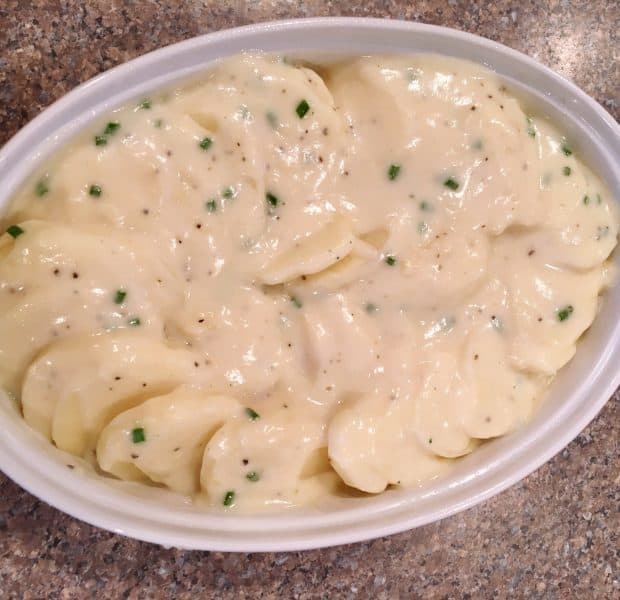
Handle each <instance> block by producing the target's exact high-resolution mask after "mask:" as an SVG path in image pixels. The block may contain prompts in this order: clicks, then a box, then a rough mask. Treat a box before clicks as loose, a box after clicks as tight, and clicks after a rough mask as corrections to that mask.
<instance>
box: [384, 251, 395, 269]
mask: <svg viewBox="0 0 620 600" xmlns="http://www.w3.org/2000/svg"><path fill="white" fill-rule="evenodd" d="M385 262H386V264H388V265H389V266H390V267H393V266H394V265H395V264H396V258H394V257H393V256H392V255H391V254H390V255H388V256H386V257H385Z"/></svg>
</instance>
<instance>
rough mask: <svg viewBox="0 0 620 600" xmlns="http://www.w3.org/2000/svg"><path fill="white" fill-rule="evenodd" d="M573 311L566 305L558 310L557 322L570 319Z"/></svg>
mask: <svg viewBox="0 0 620 600" xmlns="http://www.w3.org/2000/svg"><path fill="white" fill-rule="evenodd" d="M573 310H574V309H573V307H572V306H571V305H570V304H567V305H566V306H564V307H563V308H560V309H558V311H557V315H558V321H566V319H568V317H570V316H571V315H572V314H573Z"/></svg>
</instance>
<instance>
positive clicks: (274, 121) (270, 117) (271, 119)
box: [265, 111, 278, 129]
mask: <svg viewBox="0 0 620 600" xmlns="http://www.w3.org/2000/svg"><path fill="white" fill-rule="evenodd" d="M265 118H266V119H267V123H269V125H271V127H272V128H273V129H276V128H277V127H278V117H277V115H276V113H274V112H271V111H269V112H267V113H265Z"/></svg>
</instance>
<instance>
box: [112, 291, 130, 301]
mask: <svg viewBox="0 0 620 600" xmlns="http://www.w3.org/2000/svg"><path fill="white" fill-rule="evenodd" d="M126 297H127V292H126V291H125V290H123V289H120V290H116V293H115V294H114V304H122V303H123V302H125V298H126Z"/></svg>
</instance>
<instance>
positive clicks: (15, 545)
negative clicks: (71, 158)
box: [0, 0, 620, 599]
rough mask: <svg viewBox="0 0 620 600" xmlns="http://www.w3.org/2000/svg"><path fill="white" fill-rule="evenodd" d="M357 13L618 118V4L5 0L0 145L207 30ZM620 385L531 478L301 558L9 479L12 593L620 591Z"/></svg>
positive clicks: (4, 582)
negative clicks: (515, 72)
mask: <svg viewBox="0 0 620 600" xmlns="http://www.w3.org/2000/svg"><path fill="white" fill-rule="evenodd" d="M317 15H355V16H385V17H392V18H400V19H408V20H414V21H421V22H426V23H434V24H441V25H448V26H452V27H456V28H459V29H464V30H467V31H471V32H473V33H477V34H480V35H483V36H486V37H489V38H491V39H494V40H498V41H501V42H503V43H505V44H507V45H509V46H512V47H513V48H516V49H518V50H521V51H523V52H525V53H527V54H529V55H530V56H533V57H535V58H537V59H538V60H540V61H542V62H543V63H545V64H547V65H549V66H551V67H552V68H553V69H555V70H556V71H558V72H560V73H562V74H563V75H565V76H567V77H569V78H571V79H573V80H574V81H575V82H576V83H577V84H578V85H579V86H581V87H582V88H583V89H584V90H586V91H587V92H588V93H589V94H591V95H592V96H594V97H595V98H596V99H597V100H598V101H599V102H601V104H603V106H605V107H606V108H607V109H608V110H609V111H610V112H611V113H612V114H613V115H614V117H615V118H616V119H618V118H619V117H620V106H619V105H618V101H619V98H620V62H618V60H617V52H618V47H619V45H618V33H617V32H618V30H619V29H620V3H618V2H617V1H616V0H576V1H570V0H550V1H548V2H536V1H534V0H523V1H521V2H511V1H509V0H499V1H496V2H493V1H483V0H480V1H470V2H465V1H460V0H449V1H448V2H442V1H439V0H423V1H418V2H405V1H398V0H388V1H384V2H380V1H363V0H361V1H351V2H332V1H322V0H312V1H308V2H301V1H298V0H288V1H287V0H281V1H278V0H272V1H262V0H247V1H244V0H233V1H230V2H217V1H214V0H204V1H197V0H196V1H191V0H187V1H181V0H177V1H173V0H134V1H129V0H127V1H125V2H122V1H120V0H91V1H90V2H80V1H78V0H39V1H36V0H33V1H24V0H2V1H0V144H1V143H3V142H5V141H6V140H7V139H8V138H9V137H10V136H11V135H12V134H13V133H15V132H16V131H17V130H18V129H19V128H20V127H21V126H22V125H24V124H25V123H26V122H27V121H28V120H29V119H31V118H32V117H34V116H35V115H36V114H37V113H38V112H39V111H40V110H41V109H43V108H44V107H45V106H47V105H48V104H50V103H51V102H53V101H54V100H55V99H56V98H58V97H60V96H61V95H62V94H64V93H65V92H67V91H69V90H70V89H71V88H73V87H75V86H76V85H77V84H79V83H80V82H82V81H84V80H86V79H88V78H89V77H92V76H93V75H95V74H96V73H99V72H100V71H103V70H105V69H108V68H110V67H112V66H114V65H116V64H119V63H122V62H124V61H126V60H128V59H130V58H133V57H135V56H138V55H140V54H143V53H145V52H148V51H149V50H152V49H154V48H157V47H160V46H163V45H166V44H169V43H172V42H175V41H179V40H182V39H185V38H188V37H192V36H194V35H198V34H201V33H205V32H208V31H213V30H216V29H221V28H224V27H231V26H234V25H239V24H244V23H250V22H254V21H262V20H267V19H275V18H284V17H295V16H317ZM619 424H620V402H619V394H618V392H617V393H616V395H615V397H614V398H613V399H612V400H611V401H610V402H609V403H608V404H607V406H606V408H605V409H604V410H603V411H602V413H601V414H600V415H599V416H598V417H597V419H596V420H595V421H594V422H593V423H592V425H591V426H590V427H588V428H587V429H586V430H585V431H584V432H583V433H582V434H581V435H580V436H579V437H578V438H577V439H576V441H574V442H573V443H572V444H571V445H570V446H569V447H568V448H567V449H566V450H565V451H564V452H562V453H561V454H560V455H558V456H556V457H555V458H554V459H553V460H551V461H550V462H549V463H547V464H546V465H545V466H544V467H542V468H541V469H539V470H538V471H536V472H535V473H534V474H532V475H530V476H529V477H528V478H526V479H525V480H524V481H522V482H521V483H520V484H518V485H516V486H514V487H513V488H511V489H510V490H508V491H506V492H504V493H502V494H500V495H499V496H497V497H495V498H493V499H491V500H489V501H487V502H485V503H484V504H483V505H481V506H478V507H476V508H474V509H471V510H469V511H467V512H465V513H462V514H459V515H456V516H454V517H451V518H449V519H446V520H444V521H442V522H440V523H436V524H433V525H429V526H426V527H422V528H420V529H417V530H415V531H411V532H407V533H403V534H400V535H395V536H392V537H389V538H383V539H380V540H376V541H373V542H367V543H361V544H354V545H351V546H342V547H338V548H333V549H327V550H320V551H311V552H303V553H280V554H264V555H260V554H252V555H247V554H222V553H204V552H186V551H179V550H165V549H162V548H159V547H157V546H154V545H151V544H147V543H142V542H136V541H133V540H128V539H125V538H122V537H119V536H116V535H114V534H111V533H108V532H104V531H101V530H98V529H95V528H94V527H91V526H89V525H85V524H83V523H81V522H79V521H76V520H74V519H72V518H70V517H68V516H66V515H64V514H62V513H60V512H58V511H56V510H55V509H53V508H51V507H49V506H47V505H46V504H44V503H42V502H39V501H38V500H36V499H35V498H33V497H32V496H30V495H29V494H27V493H26V492H24V491H23V490H21V489H20V488H19V487H18V486H16V485H15V484H13V483H12V482H11V481H9V480H7V479H6V478H5V477H3V476H2V475H0V598H2V599H4V598H93V597H111V598H120V597H129V598H160V597H175V598H176V597H178V598H185V597H187V598H192V599H195V598H231V599H232V598H235V599H236V598H390V599H391V598H491V597H493V598H495V597H497V598H506V597H514V598H577V597H579V598H587V599H598V598H619V597H620V550H619V548H620V539H619V534H620V473H619V472H620V449H619V445H618V444H619V438H620V435H619V434H620V425H619Z"/></svg>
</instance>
